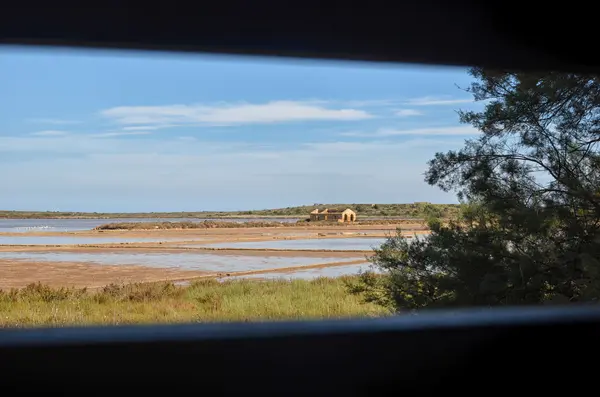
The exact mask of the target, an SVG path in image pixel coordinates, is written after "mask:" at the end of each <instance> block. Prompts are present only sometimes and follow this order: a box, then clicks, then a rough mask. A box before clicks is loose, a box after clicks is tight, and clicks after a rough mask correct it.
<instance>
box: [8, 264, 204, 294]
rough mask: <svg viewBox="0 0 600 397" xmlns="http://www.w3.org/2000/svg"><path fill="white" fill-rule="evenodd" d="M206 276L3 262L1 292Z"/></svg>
mask: <svg viewBox="0 0 600 397" xmlns="http://www.w3.org/2000/svg"><path fill="white" fill-rule="evenodd" d="M205 274H207V273H205V272H199V271H181V270H174V269H160V268H150V267H144V266H104V265H94V264H89V263H70V262H51V263H50V262H27V261H20V260H0V289H10V288H20V287H25V286H26V285H28V284H31V283H36V282H41V283H42V284H47V285H50V286H55V287H58V286H61V287H62V286H65V287H77V288H82V287H91V288H93V287H101V286H104V285H108V284H111V283H132V282H146V281H160V280H171V279H183V278H191V277H197V276H202V275H205Z"/></svg>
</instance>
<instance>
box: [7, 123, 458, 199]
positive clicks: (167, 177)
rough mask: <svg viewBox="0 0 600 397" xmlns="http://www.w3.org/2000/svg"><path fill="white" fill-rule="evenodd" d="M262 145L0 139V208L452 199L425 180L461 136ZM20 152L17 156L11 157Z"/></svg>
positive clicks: (73, 138)
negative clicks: (430, 166)
mask: <svg viewBox="0 0 600 397" xmlns="http://www.w3.org/2000/svg"><path fill="white" fill-rule="evenodd" d="M385 139H386V138H381V140H373V141H371V142H345V141H343V140H342V141H338V142H326V143H323V142H312V143H306V144H298V145H296V146H287V147H285V148H284V147H277V146H276V145H264V143H257V144H250V143H243V142H237V143H236V142H211V141H202V140H180V139H177V138H175V137H173V138H171V139H169V140H162V139H158V138H157V137H153V136H150V137H149V138H148V139H142V140H136V141H135V144H132V143H131V141H127V140H122V139H118V138H111V137H106V138H105V139H95V138H93V137H90V136H89V135H79V134H78V135H72V136H69V137H52V138H50V137H46V138H44V137H31V136H30V137H23V136H22V137H0V162H2V169H3V172H2V173H0V184H2V186H5V187H6V189H7V190H6V191H5V192H4V193H5V194H4V195H2V197H0V207H4V208H14V207H15V206H17V205H18V206H25V207H29V208H41V209H44V208H48V207H55V208H64V209H68V210H92V211H93V210H97V211H102V210H106V209H109V207H110V208H112V209H113V210H116V209H122V210H124V211H152V210H157V211H158V210H174V211H175V210H185V211H187V210H203V209H252V208H268V207H276V206H282V205H283V206H287V205H294V204H302V203H312V202H315V201H316V202H367V203H368V202H411V201H432V202H451V201H453V200H454V199H453V197H452V195H448V194H445V193H443V192H441V191H439V190H437V189H435V188H431V187H429V186H427V185H426V184H425V182H424V181H423V172H424V171H425V169H426V161H427V160H429V159H430V158H431V157H432V156H433V155H434V154H435V153H436V152H437V151H445V150H448V149H454V148H456V147H457V146H458V147H460V146H461V144H462V142H460V141H459V140H456V139H455V140H452V139H448V140H446V141H443V140H438V141H435V140H433V139H423V138H421V137H415V139H408V140H406V141H403V142H398V141H390V140H385ZM3 153H6V154H8V155H13V154H16V155H17V156H18V158H19V161H18V162H13V161H9V160H8V157H7V156H5V155H4V154H3Z"/></svg>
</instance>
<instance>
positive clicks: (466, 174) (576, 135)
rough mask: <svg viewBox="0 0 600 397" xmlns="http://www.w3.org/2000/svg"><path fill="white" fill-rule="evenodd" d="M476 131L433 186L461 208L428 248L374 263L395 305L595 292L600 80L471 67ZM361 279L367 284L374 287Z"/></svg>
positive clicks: (391, 250) (389, 248) (382, 256)
mask: <svg viewBox="0 0 600 397" xmlns="http://www.w3.org/2000/svg"><path fill="white" fill-rule="evenodd" d="M471 74H472V75H473V77H474V78H475V83H473V84H472V85H471V87H470V88H469V91H470V92H471V93H472V94H473V96H474V98H475V100H477V101H485V108H484V110H483V111H480V112H476V111H466V112H460V113H459V114H460V119H461V121H462V122H464V123H468V124H471V125H472V126H473V127H475V128H477V129H478V130H479V131H480V132H481V133H480V134H479V135H478V137H477V138H475V139H471V140H468V141H466V142H465V145H464V147H463V148H462V149H460V150H458V151H449V152H447V153H437V154H436V155H435V157H434V158H433V159H432V160H431V161H430V162H429V169H428V172H427V173H426V181H427V182H428V183H429V184H431V185H435V186H438V187H440V188H441V189H443V190H445V191H454V192H456V193H457V194H458V196H459V198H460V199H461V201H463V202H464V203H466V204H465V205H463V207H462V208H461V211H460V214H459V216H458V217H457V218H456V219H455V220H453V221H451V222H449V224H444V225H442V224H441V223H439V222H437V223H435V224H432V225H431V226H432V234H431V236H430V237H429V238H428V239H426V240H420V241H415V242H413V243H411V244H409V243H408V241H406V240H405V239H403V238H402V237H400V236H396V237H393V238H390V239H389V240H388V241H387V242H386V243H385V244H384V245H383V246H382V247H381V249H379V250H377V251H376V252H375V256H374V257H373V263H374V264H375V265H376V266H378V267H380V268H382V269H384V270H386V271H387V273H388V274H389V276H390V278H389V279H388V280H389V281H388V284H387V289H386V290H387V291H388V297H392V300H393V301H394V302H395V304H396V307H397V308H406V307H408V308H420V307H433V306H448V305H450V306H453V305H460V306H464V305H485V306H489V305H506V304H511V305H512V304H531V303H542V302H549V301H552V302H577V301H590V300H596V299H597V298H598V297H599V296H600V262H599V261H598V259H599V258H600V233H599V231H600V152H599V147H598V143H599V142H600V79H599V78H598V77H596V76H588V75H579V74H564V73H520V72H508V71H492V70H486V69H481V68H474V69H472V70H471ZM367 287H368V286H367V284H366V283H365V288H367Z"/></svg>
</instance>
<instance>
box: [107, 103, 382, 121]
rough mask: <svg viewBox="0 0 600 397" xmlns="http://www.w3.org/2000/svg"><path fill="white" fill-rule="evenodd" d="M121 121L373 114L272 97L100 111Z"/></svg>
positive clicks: (286, 118) (346, 117) (349, 117)
mask: <svg viewBox="0 0 600 397" xmlns="http://www.w3.org/2000/svg"><path fill="white" fill-rule="evenodd" d="M101 114H102V115H104V116H105V117H108V118H111V119H113V120H115V121H116V122H118V123H121V124H150V125H165V124H174V123H175V124H181V123H185V124H209V125H232V124H258V123H279V122H289V121H310V120H338V121H344V120H363V119H368V118H372V117H373V115H372V114H370V113H368V112H366V111H364V110H359V109H352V108H341V109H338V108H330V107H329V108H328V107H325V106H321V105H316V104H311V103H305V102H295V101H273V102H267V103H263V104H247V103H243V104H228V105H218V106H208V105H167V106H120V107H115V108H111V109H106V110H104V111H102V112H101Z"/></svg>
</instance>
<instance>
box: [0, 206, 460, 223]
mask: <svg viewBox="0 0 600 397" xmlns="http://www.w3.org/2000/svg"><path fill="white" fill-rule="evenodd" d="M317 207H319V208H326V207H328V208H344V209H345V208H350V209H352V210H354V211H355V212H356V213H357V214H358V216H359V217H403V218H426V217H429V216H437V217H442V218H446V217H450V216H453V215H454V214H456V213H457V212H458V209H459V205H458V204H429V203H411V204H318V205H305V206H300V207H287V208H276V209H265V210H253V211H230V212H210V211H199V212H136V213H130V212H122V213H103V212H50V211H47V212H36V211H0V219H2V218H5V219H67V218H69V219H98V218H105V219H119V218H235V217H243V218H252V217H277V218H281V217H293V218H302V217H308V214H309V213H310V212H311V211H312V210H314V209H315V208H317Z"/></svg>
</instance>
